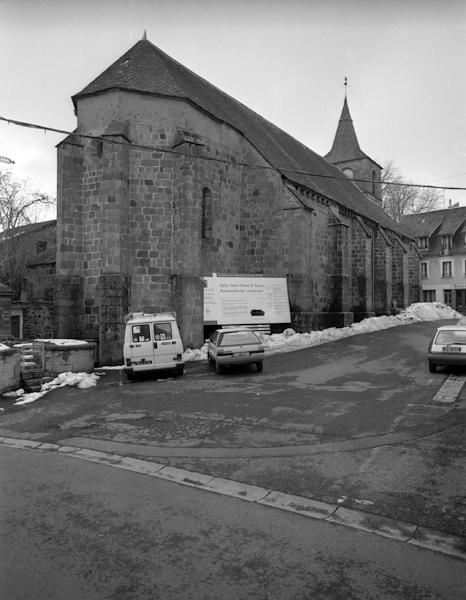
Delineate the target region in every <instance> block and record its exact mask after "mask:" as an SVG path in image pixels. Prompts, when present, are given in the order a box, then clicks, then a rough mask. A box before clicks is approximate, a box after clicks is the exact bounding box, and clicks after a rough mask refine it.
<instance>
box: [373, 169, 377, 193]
mask: <svg viewBox="0 0 466 600" xmlns="http://www.w3.org/2000/svg"><path fill="white" fill-rule="evenodd" d="M376 181H377V174H376V172H375V171H372V193H373V194H375V183H376Z"/></svg>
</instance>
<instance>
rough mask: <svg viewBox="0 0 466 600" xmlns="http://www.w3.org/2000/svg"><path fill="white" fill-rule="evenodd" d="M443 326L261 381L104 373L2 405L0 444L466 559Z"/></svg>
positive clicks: (458, 448)
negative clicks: (436, 350) (83, 386)
mask: <svg viewBox="0 0 466 600" xmlns="http://www.w3.org/2000/svg"><path fill="white" fill-rule="evenodd" d="M438 324H439V323H420V324H415V325H408V326H402V327H398V328H394V329H392V330H385V331H382V332H376V333H374V334H366V335H364V336H355V337H354V338H348V339H347V340H341V341H340V342H333V343H330V344H325V345H323V346H318V347H314V348H310V349H306V350H302V351H297V352H292V353H287V354H283V355H276V356H270V357H268V358H267V360H266V363H265V369H264V373H262V374H257V373H255V372H253V370H249V371H248V370H241V369H239V370H237V371H234V372H232V373H230V374H227V375H225V376H218V375H215V373H214V372H213V371H212V369H210V368H209V366H208V365H207V364H204V363H192V364H189V365H188V367H187V369H186V375H185V376H184V377H182V378H179V379H172V378H170V377H159V378H142V379H141V380H138V381H136V382H134V383H127V382H126V380H125V378H124V376H123V377H121V374H120V373H119V372H118V371H113V370H110V371H106V372H105V373H106V374H105V375H102V377H101V379H100V380H99V384H98V386H97V387H96V388H93V389H89V390H77V389H74V388H62V389H59V390H55V391H53V392H50V393H49V394H47V396H45V397H44V398H42V399H40V400H39V401H37V402H36V403H34V404H31V405H26V406H24V407H12V406H11V403H10V404H8V403H6V404H5V403H2V406H3V407H5V408H6V409H5V411H4V412H3V413H2V415H1V417H0V418H1V421H0V425H1V429H0V435H1V436H2V440H0V443H1V444H3V445H7V446H13V447H18V448H24V449H26V450H29V451H39V452H45V451H53V452H60V453H66V454H68V455H69V457H70V459H80V460H90V461H94V462H99V463H102V464H106V465H108V466H110V467H114V468H115V467H117V468H125V469H129V470H134V471H136V472H139V473H142V474H144V475H145V476H153V477H160V478H164V479H169V480H172V481H174V482H176V483H177V484H181V485H191V486H195V487H197V488H200V489H203V490H205V491H208V492H211V493H217V494H227V495H234V496H236V497H238V498H242V499H244V500H245V501H253V502H258V503H260V504H263V505H266V506H268V507H273V508H275V509H280V510H287V511H294V512H297V513H299V514H305V515H307V516H309V517H310V518H317V519H321V520H325V521H328V522H332V523H334V524H340V525H343V526H349V527H352V528H359V529H361V530H364V531H371V532H372V533H375V534H378V535H382V536H385V537H390V538H392V539H394V540H397V541H399V542H400V541H401V542H403V543H409V544H418V545H423V546H425V547H428V548H430V549H431V550H435V551H440V552H443V553H446V554H450V555H453V556H455V557H456V558H460V559H465V558H466V537H465V536H466V523H465V483H464V482H465V473H464V463H465V461H464V456H465V443H464V439H465V438H464V429H465V422H466V411H465V409H466V401H465V398H466V396H465V389H464V387H463V384H464V381H465V375H464V374H463V373H449V372H439V373H437V374H434V375H433V374H429V373H428V372H427V368H426V365H425V356H424V353H425V345H426V343H427V341H428V338H429V336H430V334H431V331H432V329H433V328H435V327H436V326H437V325H438ZM397 347H399V349H400V350H399V353H397V352H395V351H393V349H394V348H397ZM387 348H388V351H387ZM387 357H388V358H389V360H387ZM336 362H337V363H338V365H337V366H336Z"/></svg>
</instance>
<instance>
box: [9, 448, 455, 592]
mask: <svg viewBox="0 0 466 600" xmlns="http://www.w3.org/2000/svg"><path fill="white" fill-rule="evenodd" d="M0 471H1V473H2V487H1V490H2V491H1V496H0V515H1V530H2V536H1V543H0V576H1V580H0V592H1V597H2V598H5V599H6V600H37V599H40V600H43V599H45V598H47V599H49V600H63V599H64V598H66V599H67V600H82V599H83V598H86V600H143V599H147V600H154V599H155V598H161V599H163V600H171V599H176V600H179V599H180V598H183V599H185V598H189V599H192V600H196V599H199V600H210V599H212V600H214V599H215V600H217V599H219V598H222V600H229V599H232V600H241V599H249V598H254V600H260V599H263V600H279V599H283V600H305V599H308V600H311V599H312V600H320V599H321V600H324V599H325V600H340V599H341V600H364V599H366V600H428V599H429V600H460V599H461V600H462V599H463V598H464V589H465V586H466V573H465V570H464V562H462V561H459V560H455V559H452V558H450V557H446V556H443V555H441V554H436V553H433V552H430V551H428V550H424V549H420V548H416V547H413V546H408V545H404V544H397V543H396V542H393V541H392V540H387V539H384V538H381V537H377V536H373V535H370V534H366V533H363V532H359V531H353V530H351V529H348V528H344V527H339V526H335V525H332V524H329V523H321V522H319V521H313V520H310V519H305V518H303V517H301V516H299V515H294V514H289V513H285V512H282V511H278V510H276V509H272V508H266V507H263V506H259V505H257V504H253V503H247V502H243V501H240V500H236V499H233V498H227V497H223V496H218V495H216V494H211V493H208V492H205V491H202V490H198V489H193V488H188V487H183V486H180V485H177V484H175V483H171V482H166V481H160V480H156V479H153V478H150V477H146V476H144V475H139V474H134V473H128V472H125V471H121V470H118V469H114V468H112V467H106V466H101V465H96V464H91V463H87V462H83V461H79V460H76V459H73V458H71V457H70V456H66V455H59V454H56V453H55V454H53V453H47V452H38V451H29V450H16V449H11V448H4V447H3V448H0Z"/></svg>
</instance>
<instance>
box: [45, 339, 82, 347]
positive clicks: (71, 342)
mask: <svg viewBox="0 0 466 600" xmlns="http://www.w3.org/2000/svg"><path fill="white" fill-rule="evenodd" d="M34 341H35V342H46V343H47V344H55V346H87V345H88V342H85V341H84V340H54V339H50V340H34Z"/></svg>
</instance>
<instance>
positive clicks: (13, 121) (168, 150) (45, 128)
mask: <svg viewBox="0 0 466 600" xmlns="http://www.w3.org/2000/svg"><path fill="white" fill-rule="evenodd" d="M0 121H4V122H6V123H8V124H10V123H11V124H13V125H17V126H19V127H27V128H30V129H39V130H42V131H44V132H47V131H50V132H53V133H60V134H62V135H66V136H75V137H80V138H84V139H90V140H95V141H99V142H105V143H109V144H116V145H121V146H125V147H126V148H131V149H140V150H150V151H152V152H164V153H166V154H176V155H178V156H184V157H188V158H189V157H193V155H192V154H188V153H186V152H181V151H180V150H174V149H173V148H163V147H158V146H150V145H146V144H134V143H132V142H129V141H121V140H114V139H109V138H108V137H105V136H98V135H97V136H96V135H89V134H85V133H78V132H76V131H66V130H65V129H57V128H55V127H48V126H47V125H38V124H36V123H28V122H26V121H18V120H17V119H9V118H6V117H2V116H0ZM62 143H67V142H66V141H64V142H62ZM68 143H69V142H68ZM195 158H197V159H201V160H208V161H212V162H219V163H223V164H229V165H234V166H241V167H248V168H250V169H264V170H273V171H280V172H282V173H294V174H296V175H308V176H310V177H321V178H323V179H336V180H340V181H341V180H344V181H348V177H346V176H345V175H343V176H338V175H327V174H323V173H313V172H311V171H300V170H297V169H289V168H286V167H277V166H271V165H259V164H254V163H247V162H241V161H232V160H227V159H224V158H218V157H215V156H206V155H205V154H196V155H195ZM452 177H453V176H452ZM443 179H447V177H444V178H443ZM350 181H354V182H358V183H372V180H368V179H357V178H351V179H350ZM380 183H382V184H383V185H393V186H403V187H416V188H428V189H434V190H449V191H465V190H466V187H454V186H440V185H431V184H419V183H407V182H400V181H382V182H380Z"/></svg>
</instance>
